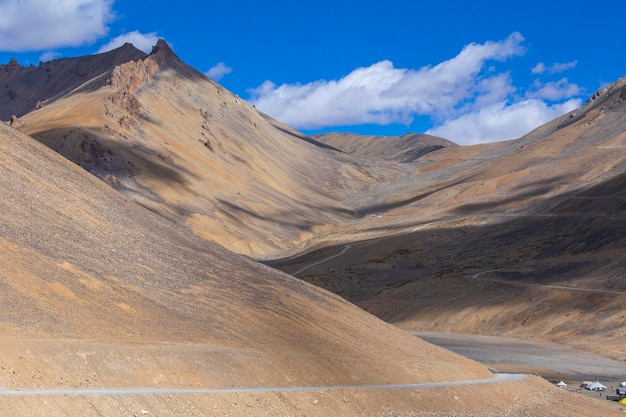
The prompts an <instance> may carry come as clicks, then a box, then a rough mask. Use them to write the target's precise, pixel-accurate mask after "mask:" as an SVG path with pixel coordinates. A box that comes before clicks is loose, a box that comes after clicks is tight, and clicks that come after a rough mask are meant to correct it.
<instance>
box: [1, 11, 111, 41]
mask: <svg viewBox="0 0 626 417" xmlns="http://www.w3.org/2000/svg"><path fill="white" fill-rule="evenodd" d="M112 6H113V0H63V1H49V0H0V50H3V51H13V52H24V51H44V50H47V49H53V48H59V47H70V46H80V45H84V44H88V43H92V42H95V41H96V40H97V39H99V38H101V37H103V36H105V35H106V34H107V33H108V30H109V28H108V25H109V23H110V22H111V21H112V20H113V18H114V13H113V11H112Z"/></svg>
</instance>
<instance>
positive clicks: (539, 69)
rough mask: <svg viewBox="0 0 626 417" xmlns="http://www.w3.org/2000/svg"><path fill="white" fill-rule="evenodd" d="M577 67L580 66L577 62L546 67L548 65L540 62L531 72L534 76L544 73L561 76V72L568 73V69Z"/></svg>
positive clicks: (556, 63)
mask: <svg viewBox="0 0 626 417" xmlns="http://www.w3.org/2000/svg"><path fill="white" fill-rule="evenodd" d="M576 65H578V61H577V60H574V61H570V62H562V63H561V62H555V63H554V64H552V65H550V66H546V64H544V63H543V62H540V63H538V64H537V65H535V66H534V67H533V68H532V69H531V70H530V72H532V73H533V74H543V73H548V74H559V73H561V72H565V71H567V70H568V69H572V68H574V67H575V66H576Z"/></svg>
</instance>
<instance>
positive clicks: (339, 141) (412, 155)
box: [313, 133, 456, 162]
mask: <svg viewBox="0 0 626 417" xmlns="http://www.w3.org/2000/svg"><path fill="white" fill-rule="evenodd" d="M313 138H314V139H315V140H317V141H320V142H322V143H325V144H327V145H330V146H332V147H334V148H337V149H340V150H342V151H343V152H346V153H349V154H351V155H355V156H358V157H360V158H369V159H380V160H383V161H397V162H414V161H416V160H417V159H418V158H420V157H421V156H423V155H425V154H427V153H429V152H433V151H436V150H439V149H443V148H447V147H450V146H456V144H454V143H453V142H450V141H449V140H446V139H443V138H439V137H436V136H431V135H426V134H415V133H407V134H406V135H402V136H362V135H355V134H352V133H324V134H320V135H313Z"/></svg>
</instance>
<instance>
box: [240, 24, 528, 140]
mask: <svg viewBox="0 0 626 417" xmlns="http://www.w3.org/2000/svg"><path fill="white" fill-rule="evenodd" d="M523 40H524V38H523V37H522V35H521V34H519V33H517V32H516V33H513V34H511V35H510V36H508V37H507V38H506V39H504V40H501V41H498V42H493V41H489V42H486V43H484V44H475V43H472V44H470V45H467V46H465V47H464V48H463V49H462V51H461V52H460V53H459V54H458V55H457V56H456V57H454V58H452V59H450V60H448V61H445V62H442V63H440V64H438V65H435V66H427V67H423V68H421V69H417V70H414V69H402V68H395V67H394V65H393V63H392V62H390V61H381V62H378V63H375V64H373V65H371V66H369V67H363V68H357V69H356V70H354V71H352V72H351V73H350V74H348V75H347V76H345V77H343V78H341V79H339V80H330V81H327V80H320V81H315V82H312V83H309V84H283V85H280V86H277V85H275V84H274V83H272V82H271V81H266V82H265V83H263V84H262V85H261V86H260V87H258V88H256V89H253V90H251V102H253V103H254V104H255V105H256V106H257V108H259V109H261V110H263V111H264V112H266V113H268V114H270V115H272V116H273V117H275V118H277V119H278V120H281V121H283V122H285V123H287V124H291V125H292V126H294V127H297V128H304V129H314V128H320V127H324V126H336V125H356V124H361V123H375V124H389V123H403V124H410V123H411V121H412V120H413V118H414V116H415V115H417V114H421V115H424V114H427V115H431V116H433V117H435V118H445V117H446V116H449V115H450V113H452V112H454V111H458V108H457V107H458V106H462V105H463V103H464V101H466V100H471V99H472V97H474V96H475V94H476V93H477V91H483V90H486V89H487V90H489V84H490V83H494V84H501V83H502V81H503V78H502V77H501V76H500V75H489V74H486V75H484V76H480V77H479V74H481V72H482V70H483V69H484V67H485V63H486V62H487V61H493V60H496V61H503V60H505V59H507V58H509V57H511V56H514V55H520V54H522V53H523V52H524V47H523V46H522V45H521V43H522V41H523ZM484 92H485V94H486V95H490V94H493V91H484Z"/></svg>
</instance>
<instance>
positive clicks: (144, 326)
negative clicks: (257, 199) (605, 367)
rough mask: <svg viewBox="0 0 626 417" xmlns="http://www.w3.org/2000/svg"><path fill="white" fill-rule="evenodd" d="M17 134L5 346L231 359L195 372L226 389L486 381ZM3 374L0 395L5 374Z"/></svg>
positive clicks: (6, 204)
mask: <svg viewBox="0 0 626 417" xmlns="http://www.w3.org/2000/svg"><path fill="white" fill-rule="evenodd" d="M16 133H17V132H15V131H13V132H11V131H9V128H7V127H4V126H0V135H1V136H0V138H1V140H0V147H1V148H0V149H1V151H0V166H1V172H2V176H1V177H0V178H1V180H0V181H1V183H2V184H1V185H2V190H3V198H2V199H1V200H0V205H1V210H0V216H1V220H2V221H1V223H0V234H1V236H2V237H1V240H0V244H1V245H2V250H1V251H0V253H1V255H0V256H1V257H2V265H3V268H2V270H1V271H0V278H1V281H0V282H1V285H2V288H3V291H2V293H1V295H0V297H1V304H2V306H3V308H2V311H1V313H0V329H1V332H2V334H3V337H2V339H3V340H10V339H15V340H16V342H15V343H17V344H18V345H19V343H20V342H19V340H22V339H25V340H28V339H45V340H56V339H58V340H76V341H81V340H82V341H85V342H90V341H95V342H98V343H105V342H113V341H115V342H116V343H117V342H119V343H124V342H132V343H137V344H139V345H142V344H149V343H181V344H186V343H193V344H203V345H209V346H214V347H215V348H216V349H225V350H229V349H230V350H231V351H233V352H235V353H237V351H238V350H239V351H240V352H239V353H241V355H237V354H234V358H233V359H232V362H230V363H228V364H222V365H216V366H215V368H214V369H206V370H204V371H203V372H205V373H206V374H207V375H208V376H210V378H213V379H214V380H216V381H218V380H223V381H225V380H228V381H230V382H231V383H234V382H235V381H236V380H237V378H239V377H241V378H242V379H241V381H237V382H240V383H251V382H253V381H256V378H260V379H259V380H262V381H264V382H269V381H271V383H274V384H279V383H282V384H284V383H285V381H291V382H292V383H294V384H304V383H311V384H320V383H328V382H329V378H330V379H331V380H332V381H334V382H336V383H340V384H341V383H361V382H374V381H377V382H391V381H399V382H410V381H413V382H414V381H431V380H432V381H435V380H446V379H452V380H454V379H460V378H479V377H484V376H486V375H489V373H488V372H487V371H486V370H485V369H484V368H482V367H480V366H479V365H476V364H475V363H473V362H470V361H467V360H464V359H462V358H460V357H457V356H456V355H453V354H451V353H448V352H446V351H443V350H440V349H436V348H434V347H431V346H429V345H427V344H425V343H423V342H421V341H419V340H417V339H415V338H413V337H411V336H408V335H406V334H404V333H403V332H401V331H399V330H397V329H395V328H393V327H391V326H389V325H387V324H385V323H383V322H381V321H379V320H377V319H375V318H374V317H373V316H370V315H368V314H366V313H364V312H362V311H360V310H359V309H357V308H355V307H353V306H352V305H350V304H348V303H346V302H345V301H343V300H342V299H340V298H338V297H336V296H334V295H332V294H330V293H327V292H326V291H324V290H322V289H319V288H316V287H314V286H312V285H309V284H306V283H302V282H301V281H299V280H297V279H294V278H292V277H290V276H288V275H285V274H282V273H280V272H277V271H274V270H272V269H270V268H268V267H265V266H263V265H260V264H257V263H255V262H252V261H250V260H248V259H247V258H246V257H242V256H239V255H234V254H232V253H229V252H227V251H225V250H223V249H221V248H219V247H218V246H215V245H212V244H210V243H207V242H205V241H203V240H202V239H199V238H196V237H194V236H193V235H192V234H191V233H189V232H188V231H187V230H186V229H185V228H181V227H178V226H174V225H173V224H171V223H169V222H168V221H166V220H164V219H162V218H161V217H159V216H156V215H154V214H152V213H150V212H149V211H147V210H145V209H143V208H141V207H139V206H136V205H135V204H134V203H132V202H129V201H126V200H125V199H124V198H123V197H121V196H120V195H119V194H118V193H117V192H115V191H114V190H113V189H112V188H110V187H109V186H107V185H106V184H104V183H102V182H100V180H98V179H95V178H94V177H91V176H90V175H89V174H88V173H86V172H84V171H83V170H81V169H80V168H78V167H75V166H72V165H71V163H70V162H68V161H66V160H65V159H63V158H61V157H60V156H58V155H56V154H54V153H52V151H50V150H49V149H47V148H45V147H43V146H42V145H40V144H37V143H35V142H34V141H33V140H32V139H30V138H28V137H25V136H22V135H18V134H16ZM129 354H130V353H129ZM3 360H8V359H5V358H3ZM94 360H96V361H97V358H94ZM55 366H56V365H55ZM245 367H250V369H252V371H250V372H248V371H245V370H244V369H245ZM5 371H6V372H4V371H3V372H2V373H0V378H2V380H3V381H2V386H3V387H7V386H10V385H11V383H12V382H11V378H16V377H14V376H12V375H14V374H11V373H10V372H9V371H8V368H7V369H6V370H5ZM112 372H113V371H112ZM113 373H114V372H113ZM255 373H257V374H255ZM259 373H260V374H259ZM103 374H106V372H105V371H103ZM106 375H107V376H106V377H107V378H110V377H111V378H112V376H111V375H108V374H106ZM197 377H198V378H201V377H202V375H199V376H197ZM213 379H212V380H213ZM14 382H15V383H17V381H14ZM148 382H149V381H148ZM49 383H53V384H54V385H59V384H60V385H62V384H61V382H59V381H56V382H52V381H47V384H49ZM118 383H121V384H123V383H124V382H123V381H118Z"/></svg>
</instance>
